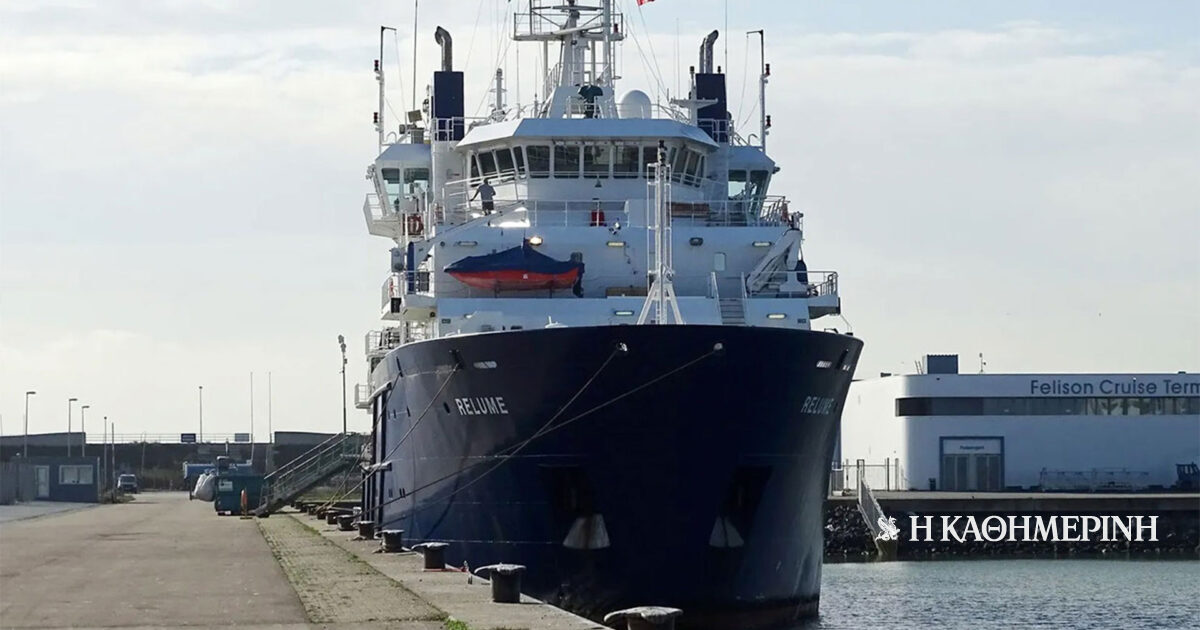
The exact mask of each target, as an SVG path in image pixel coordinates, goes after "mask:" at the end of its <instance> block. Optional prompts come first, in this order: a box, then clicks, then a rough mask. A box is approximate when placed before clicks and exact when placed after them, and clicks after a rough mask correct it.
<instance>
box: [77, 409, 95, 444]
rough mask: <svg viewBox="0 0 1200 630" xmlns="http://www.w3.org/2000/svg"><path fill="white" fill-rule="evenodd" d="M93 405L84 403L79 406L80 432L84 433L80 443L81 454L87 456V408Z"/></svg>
mask: <svg viewBox="0 0 1200 630" xmlns="http://www.w3.org/2000/svg"><path fill="white" fill-rule="evenodd" d="M91 408H92V406H91V405H83V406H82V407H80V408H79V432H80V433H82V434H83V439H82V440H81V444H80V445H79V456H80V457H87V425H86V424H85V423H86V422H87V410H88V409H91Z"/></svg>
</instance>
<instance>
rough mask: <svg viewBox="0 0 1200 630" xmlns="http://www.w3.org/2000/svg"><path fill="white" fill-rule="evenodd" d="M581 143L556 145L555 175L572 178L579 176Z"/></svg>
mask: <svg viewBox="0 0 1200 630" xmlns="http://www.w3.org/2000/svg"><path fill="white" fill-rule="evenodd" d="M579 148H580V147H579V145H574V144H556V145H554V165H553V169H554V177H556V178H559V179H570V178H573V177H579V161H580V160H579Z"/></svg>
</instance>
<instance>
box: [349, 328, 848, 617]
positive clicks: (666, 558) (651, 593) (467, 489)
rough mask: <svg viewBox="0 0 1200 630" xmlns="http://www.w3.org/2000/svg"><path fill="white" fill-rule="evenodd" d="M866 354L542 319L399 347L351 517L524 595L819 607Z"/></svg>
mask: <svg viewBox="0 0 1200 630" xmlns="http://www.w3.org/2000/svg"><path fill="white" fill-rule="evenodd" d="M861 349H862V342H861V341H859V340H858V339H856V338H854V337H851V336H847V335H841V334H834V333H826V332H813V331H807V330H793V329H774V328H755V327H737V326H707V325H680V326H674V325H664V326H601V327H572V328H546V329H539V330H521V331H505V332H502V333H483V334H474V335H463V336H452V337H445V338H440V339H432V340H428V341H423V342H417V343H411V344H406V345H404V346H402V347H400V348H398V349H396V350H393V351H392V352H391V353H390V354H388V356H387V358H386V359H385V361H386V364H387V370H388V371H389V373H390V379H389V380H390V381H391V386H390V387H388V388H387V389H386V390H384V391H382V392H381V393H380V394H379V395H378V396H377V397H376V398H375V399H374V402H373V407H372V413H373V417H374V444H373V449H372V452H373V455H372V457H373V459H374V463H375V464H376V467H375V470H377V471H380V472H378V473H377V474H374V475H370V476H369V478H368V483H367V486H366V489H365V492H364V498H363V501H364V509H365V510H366V512H367V513H368V514H371V515H372V516H373V518H374V519H375V521H376V522H377V523H381V524H382V526H383V527H386V528H399V529H404V530H405V532H406V533H405V538H406V540H407V541H408V543H417V542H422V541H443V542H447V543H450V546H449V548H448V549H447V554H446V557H447V562H448V563H450V564H451V565H454V566H461V565H463V564H464V563H467V564H468V565H469V566H471V567H478V566H482V565H485V564H491V563H495V562H512V563H518V564H523V565H526V566H527V567H528V572H527V573H526V575H525V578H524V583H523V590H524V591H525V592H526V593H527V594H529V595H532V596H534V597H537V598H539V599H543V600H546V601H548V602H550V603H553V604H556V605H559V606H562V607H564V608H567V609H569V610H572V611H575V612H578V613H580V614H583V615H586V616H589V617H592V618H599V617H601V616H603V614H604V613H606V612H610V611H613V610H617V609H620V608H623V607H628V606H634V605H666V606H674V607H678V608H682V609H683V610H684V617H683V619H682V625H683V626H684V627H688V628H709V627H721V628H726V629H727V628H731V627H733V628H739V629H746V628H769V627H777V626H780V625H785V624H787V623H788V622H790V621H794V620H797V619H801V618H804V617H808V616H812V615H815V614H816V611H817V604H818V600H819V596H820V584H821V561H822V555H823V553H822V551H823V549H822V548H823V514H822V512H823V506H824V499H825V496H826V491H827V487H828V474H829V473H828V471H829V462H830V461H831V459H832V454H833V448H834V441H835V438H836V433H837V431H836V427H837V423H838V420H839V418H840V415H841V412H842V406H843V404H844V402H845V397H846V393H847V390H848V388H849V385H850V380H851V377H852V375H853V372H854V366H855V365H856V364H857V361H858V358H859V354H860V352H861Z"/></svg>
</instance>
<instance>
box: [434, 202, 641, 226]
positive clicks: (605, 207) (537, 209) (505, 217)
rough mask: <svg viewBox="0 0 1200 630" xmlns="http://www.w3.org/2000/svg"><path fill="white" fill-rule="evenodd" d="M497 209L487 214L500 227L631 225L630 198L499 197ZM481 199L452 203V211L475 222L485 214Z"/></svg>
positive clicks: (492, 223)
mask: <svg viewBox="0 0 1200 630" xmlns="http://www.w3.org/2000/svg"><path fill="white" fill-rule="evenodd" d="M494 205H495V208H494V210H493V211H492V213H491V214H490V215H488V216H492V217H493V218H492V219H491V220H490V221H489V222H490V223H491V225H494V226H498V227H513V228H520V227H534V226H563V227H588V226H591V227H612V226H615V225H616V223H618V222H619V223H620V224H621V225H623V226H628V225H629V224H630V221H629V200H628V199H600V200H596V199H591V200H553V199H526V200H521V199H496V200H495V202H494ZM480 206H481V204H479V202H478V201H474V202H470V201H467V202H461V203H460V204H459V205H457V206H451V208H452V210H451V212H452V213H454V214H457V215H458V216H460V217H462V222H464V223H465V222H467V221H472V220H474V219H478V218H481V217H483V216H485V215H484V212H483V208H482V207H480Z"/></svg>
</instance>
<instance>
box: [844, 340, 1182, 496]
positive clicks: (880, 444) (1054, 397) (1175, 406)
mask: <svg viewBox="0 0 1200 630" xmlns="http://www.w3.org/2000/svg"><path fill="white" fill-rule="evenodd" d="M1192 462H1200V374H1188V373H1182V372H1181V373H1164V374H960V373H959V372H958V357H957V356H955V355H929V356H927V357H926V360H925V362H924V373H921V374H906V375H882V376H880V377H879V378H871V379H865V380H860V381H855V382H854V383H853V384H852V385H851V387H850V394H849V396H848V398H847V400H846V407H845V411H844V413H843V416H842V428H841V443H840V453H839V455H838V463H840V464H841V465H842V466H845V467H847V468H851V469H855V468H857V469H862V470H864V471H866V472H865V476H866V479H867V481H868V483H870V484H871V485H872V486H873V487H879V488H883V487H888V488H892V489H911V490H930V489H935V490H951V491H992V492H994V491H1002V490H1006V489H1013V490H1015V489H1025V490H1029V489H1035V490H1047V491H1055V490H1057V491H1105V490H1109V491H1113V490H1117V491H1119V490H1160V489H1169V488H1171V487H1172V486H1174V485H1175V484H1176V483H1177V481H1178V473H1177V469H1176V466H1177V465H1179V464H1188V463H1192Z"/></svg>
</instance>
